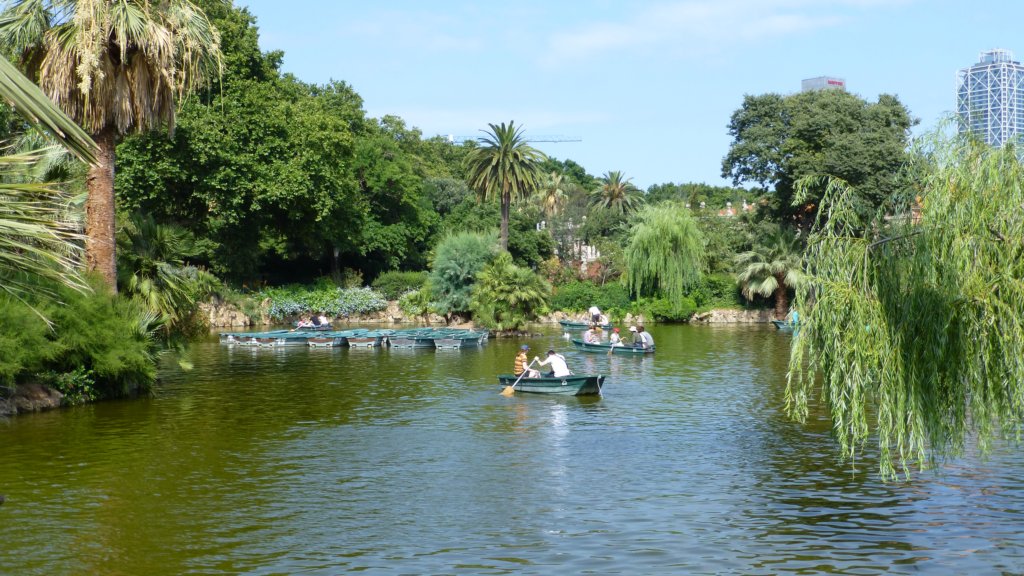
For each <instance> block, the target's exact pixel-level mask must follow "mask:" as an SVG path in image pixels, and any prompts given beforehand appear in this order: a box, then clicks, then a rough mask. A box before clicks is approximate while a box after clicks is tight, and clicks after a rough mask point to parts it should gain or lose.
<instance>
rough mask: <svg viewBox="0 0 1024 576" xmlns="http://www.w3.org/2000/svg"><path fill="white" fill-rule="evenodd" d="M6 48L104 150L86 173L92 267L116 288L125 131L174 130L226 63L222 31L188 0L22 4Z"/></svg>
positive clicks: (0, 35)
mask: <svg viewBox="0 0 1024 576" xmlns="http://www.w3.org/2000/svg"><path fill="white" fill-rule="evenodd" d="M0 45H2V46H3V47H4V48H6V49H7V50H9V51H12V52H14V53H16V54H20V55H21V57H22V64H23V65H24V66H25V67H26V68H27V70H28V72H29V74H30V75H32V76H33V77H35V78H37V79H38V82H39V85H40V87H42V89H43V92H44V93H46V94H47V95H48V96H49V97H50V98H51V99H52V100H53V101H54V102H55V103H56V104H57V106H58V107H60V108H61V109H62V110H64V111H65V112H66V113H67V114H68V115H69V116H70V117H71V118H72V119H73V120H75V121H76V122H78V123H79V124H81V125H82V126H83V127H84V128H85V130H86V132H88V133H89V134H91V135H92V137H93V139H94V140H95V141H96V144H98V146H99V153H98V154H97V161H96V163H95V164H93V165H92V166H90V168H89V173H88V176H87V177H86V186H87V188H88V192H89V193H88V199H87V200H86V222H85V233H86V237H87V238H86V243H85V255H86V264H87V266H88V268H89V269H90V270H96V271H98V272H99V273H100V274H101V276H102V277H103V279H104V280H105V281H106V283H107V285H108V286H110V288H111V289H112V290H116V280H117V264H116V259H115V238H114V231H115V224H116V222H115V202H114V147H115V145H116V140H117V137H118V136H120V135H122V134H126V133H128V132H129V131H132V130H137V131H142V130H151V129H155V128H157V127H159V126H162V125H166V126H167V128H168V129H169V130H173V129H174V112H175V105H176V101H177V99H180V98H181V97H183V96H184V95H185V94H186V93H188V92H189V91H191V90H192V89H193V88H194V87H196V86H198V85H200V83H202V82H203V81H205V80H206V79H207V78H209V77H210V74H211V73H219V71H220V69H221V54H220V47H219V45H220V37H219V34H218V33H217V30H216V29H215V28H214V27H213V25H211V24H210V21H209V20H208V19H207V18H206V15H205V14H203V12H202V10H200V9H199V8H198V7H196V5H195V4H193V3H192V2H190V1H189V0H164V1H161V2H152V1H149V0H118V1H117V2H112V1H110V0H14V1H12V2H10V3H9V4H7V7H6V8H5V10H4V11H3V13H2V14H0Z"/></svg>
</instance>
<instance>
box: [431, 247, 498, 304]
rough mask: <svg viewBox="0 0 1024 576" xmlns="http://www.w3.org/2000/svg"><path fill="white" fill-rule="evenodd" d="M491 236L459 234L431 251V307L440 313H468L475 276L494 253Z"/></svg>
mask: <svg viewBox="0 0 1024 576" xmlns="http://www.w3.org/2000/svg"><path fill="white" fill-rule="evenodd" d="M495 241H496V238H494V236H493V235H492V234H479V233H473V232H462V233H459V234H454V235H452V236H449V237H447V238H445V239H444V240H442V241H441V243H440V244H438V245H437V248H436V249H435V250H434V261H433V265H432V267H431V269H430V291H431V294H432V295H433V297H434V299H435V300H434V308H435V309H436V310H437V311H438V312H439V313H441V314H444V315H446V316H448V317H451V315H452V314H457V313H464V312H469V311H470V310H471V309H472V290H473V284H475V283H476V276H477V274H478V273H479V272H480V270H482V269H483V267H484V266H486V265H487V263H488V262H490V261H491V260H492V259H493V258H494V256H495V252H496V248H497V244H496V242H495Z"/></svg>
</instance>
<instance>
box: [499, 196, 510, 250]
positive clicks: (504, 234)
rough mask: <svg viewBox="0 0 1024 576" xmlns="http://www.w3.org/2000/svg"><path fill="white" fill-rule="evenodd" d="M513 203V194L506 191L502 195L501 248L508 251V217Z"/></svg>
mask: <svg viewBox="0 0 1024 576" xmlns="http://www.w3.org/2000/svg"><path fill="white" fill-rule="evenodd" d="M511 204H512V194H511V193H509V192H504V193H502V195H501V249H502V250H504V251H506V252H508V217H509V206H510V205H511Z"/></svg>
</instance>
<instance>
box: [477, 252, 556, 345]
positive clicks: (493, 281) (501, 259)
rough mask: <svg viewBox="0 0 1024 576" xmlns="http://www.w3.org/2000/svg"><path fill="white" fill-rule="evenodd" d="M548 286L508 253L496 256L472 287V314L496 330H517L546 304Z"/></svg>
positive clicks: (535, 315) (549, 291)
mask: <svg viewBox="0 0 1024 576" xmlns="http://www.w3.org/2000/svg"><path fill="white" fill-rule="evenodd" d="M550 293H551V286H549V285H548V283H547V282H546V281H545V280H544V279H543V278H541V277H540V275H538V274H537V273H535V272H533V271H532V270H530V269H529V268H522V267H519V266H516V265H515V264H513V263H512V255H511V254H509V253H508V252H502V253H500V254H498V256H497V258H495V259H494V261H493V262H491V263H490V264H488V265H487V266H486V267H484V269H483V270H481V271H480V274H479V275H478V278H477V283H476V284H475V285H474V286H473V315H474V317H475V319H476V320H477V322H478V323H480V324H481V325H482V326H485V327H488V328H494V329H495V330H517V329H519V328H521V327H522V326H523V324H525V323H526V322H527V321H529V320H533V319H535V318H536V317H537V313H538V312H540V311H542V310H544V309H545V307H546V305H547V298H548V295H549V294H550Z"/></svg>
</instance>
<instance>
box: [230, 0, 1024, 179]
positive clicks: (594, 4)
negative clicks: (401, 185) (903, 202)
mask: <svg viewBox="0 0 1024 576" xmlns="http://www.w3.org/2000/svg"><path fill="white" fill-rule="evenodd" d="M235 4H236V5H237V6H246V7H248V8H249V11H250V12H251V13H252V14H253V15H254V16H256V18H257V25H258V26H259V29H260V45H261V48H262V49H263V50H283V51H284V53H285V57H284V64H283V69H284V71H285V72H290V73H293V74H295V76H297V77H298V78H300V79H301V80H303V81H306V82H313V83H325V82H328V81H330V80H343V81H345V82H347V83H348V84H350V85H351V86H352V87H353V88H354V89H355V90H356V91H357V92H358V93H359V94H360V95H361V96H362V97H363V100H364V107H365V108H366V111H367V113H368V114H369V115H371V116H374V117H380V116H383V115H385V114H394V115H397V116H400V117H402V118H403V119H405V121H406V122H407V123H408V124H409V125H411V126H415V127H417V128H419V129H421V130H422V131H423V133H424V136H433V135H437V134H441V135H449V134H451V135H454V136H455V137H457V138H458V137H470V138H472V137H476V136H479V135H480V134H481V132H480V130H482V129H486V128H487V124H488V123H491V122H493V123H498V122H503V121H509V120H514V121H515V122H516V123H517V124H521V125H522V126H523V127H524V128H525V131H526V132H525V135H526V137H527V138H530V137H531V136H533V137H538V138H539V137H543V136H565V137H570V138H579V139H580V140H581V141H580V142H562V143H543V142H538V143H536V144H534V145H535V146H536V147H537V148H540V149H541V150H543V151H544V152H545V153H547V154H549V155H552V156H555V157H557V158H562V159H565V158H570V159H572V160H574V161H576V162H578V163H579V164H581V165H582V166H583V167H584V168H586V170H587V171H588V172H589V173H591V174H594V175H597V176H600V175H602V174H604V173H605V172H608V171H610V170H620V171H622V172H624V174H625V175H626V176H627V177H630V178H632V179H633V182H634V183H635V184H636V185H638V186H640V187H641V188H647V187H648V186H650V185H652V184H658V183H665V182H676V183H681V182H707V183H709V184H728V182H727V181H726V180H724V179H722V177H721V161H722V157H723V156H724V155H725V153H726V151H727V149H728V147H729V143H730V139H729V135H728V133H727V132H726V126H727V124H728V122H729V116H730V115H731V114H732V112H733V111H735V110H736V109H737V108H738V107H739V106H740V104H741V103H742V100H743V96H744V94H762V93H766V92H777V93H782V94H787V93H792V92H796V91H799V89H800V81H801V80H802V79H805V78H811V77H816V76H836V77H840V78H844V79H845V80H846V82H847V86H848V89H849V91H850V92H853V93H855V94H858V95H860V96H862V97H864V98H866V99H868V100H872V101H873V100H875V99H876V98H877V97H878V95H879V94H881V93H889V94H895V95H897V96H898V97H899V98H900V100H901V101H902V102H903V103H904V104H905V105H906V106H907V107H908V108H909V109H910V111H911V113H912V114H913V115H914V116H915V117H916V118H919V119H920V120H921V126H920V127H919V128H918V129H916V132H918V133H919V132H921V131H923V130H925V129H930V128H932V127H934V126H935V125H936V124H937V122H938V121H939V120H940V119H941V118H942V117H943V116H944V115H947V114H949V112H950V111H951V110H952V109H953V106H954V102H955V100H954V87H955V77H956V71H957V70H958V69H959V68H964V67H967V66H970V65H971V64H973V63H974V62H976V61H977V57H978V54H979V53H980V52H982V51H984V50H988V49H991V48H1006V49H1009V50H1012V51H1014V53H1015V56H1016V59H1017V60H1021V59H1024V34H1022V33H1021V30H1022V25H1024V2H1018V1H1017V0H1002V1H998V0H989V1H988V2H984V3H979V4H975V5H973V6H976V8H972V7H971V6H972V5H971V4H970V3H968V2H964V1H963V0H961V1H959V2H954V1H945V0H939V1H925V0H917V1H915V0H680V1H645V0H634V1H629V2H626V1H609V0H592V1H589V2H582V1H580V2H554V1H551V0H546V1H536V0H518V1H514V2H490V1H456V0H450V1H429V0H418V1H417V0H391V1H379V2H370V1H362V0H361V1H338V0H292V1H289V2H283V1H282V0H235Z"/></svg>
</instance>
